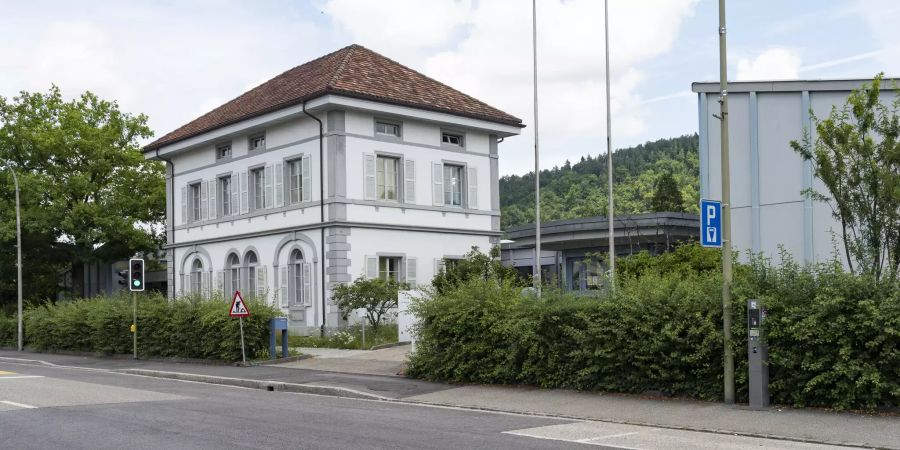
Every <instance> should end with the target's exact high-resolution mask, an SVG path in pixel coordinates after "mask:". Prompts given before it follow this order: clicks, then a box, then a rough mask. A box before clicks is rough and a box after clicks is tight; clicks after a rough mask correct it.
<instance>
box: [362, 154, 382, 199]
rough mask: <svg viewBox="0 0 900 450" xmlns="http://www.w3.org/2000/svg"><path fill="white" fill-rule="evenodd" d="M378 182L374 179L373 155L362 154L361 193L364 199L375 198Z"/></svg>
mask: <svg viewBox="0 0 900 450" xmlns="http://www.w3.org/2000/svg"><path fill="white" fill-rule="evenodd" d="M377 187H378V183H377V182H376V179H375V155H371V154H364V155H363V190H364V192H363V195H364V198H365V199H366V200H375V190H376V189H377Z"/></svg>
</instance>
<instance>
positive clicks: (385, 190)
mask: <svg viewBox="0 0 900 450" xmlns="http://www.w3.org/2000/svg"><path fill="white" fill-rule="evenodd" d="M399 167H400V159H398V158H391V157H389V156H378V157H377V158H376V161H375V168H376V169H375V176H376V181H375V183H376V193H377V199H378V200H387V201H392V202H395V201H397V177H398V176H399V173H398V172H399Z"/></svg>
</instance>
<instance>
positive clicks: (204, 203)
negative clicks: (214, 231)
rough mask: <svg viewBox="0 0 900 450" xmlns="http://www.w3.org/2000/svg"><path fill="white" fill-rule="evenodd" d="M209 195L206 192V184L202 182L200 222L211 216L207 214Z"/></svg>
mask: <svg viewBox="0 0 900 450" xmlns="http://www.w3.org/2000/svg"><path fill="white" fill-rule="evenodd" d="M207 195H208V193H207V192H206V182H205V181H201V182H200V220H206V219H207V218H208V217H209V215H208V213H207V210H206V208H207V207H208V202H207V201H206V200H207V199H206V196H207Z"/></svg>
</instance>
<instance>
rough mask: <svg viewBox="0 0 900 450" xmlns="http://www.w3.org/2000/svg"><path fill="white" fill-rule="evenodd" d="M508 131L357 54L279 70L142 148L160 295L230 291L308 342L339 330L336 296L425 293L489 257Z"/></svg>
mask: <svg viewBox="0 0 900 450" xmlns="http://www.w3.org/2000/svg"><path fill="white" fill-rule="evenodd" d="M522 126H523V125H522V123H521V120H520V119H518V118H516V117H513V116H511V115H509V114H506V113H504V112H502V111H500V110H498V109H496V108H493V107H491V106H489V105H486V104H484V103H482V102H480V101H478V100H476V99H474V98H472V97H469V96H467V95H465V94H462V93H461V92H459V91H456V90H454V89H452V88H450V87H448V86H446V85H443V84H441V83H439V82H437V81H435V80H432V79H430V78H428V77H425V76H424V75H422V74H419V73H417V72H415V71H413V70H411V69H409V68H407V67H404V66H402V65H400V64H398V63H396V62H394V61H392V60H390V59H388V58H385V57H383V56H381V55H379V54H377V53H375V52H372V51H371V50H368V49H366V48H363V47H360V46H357V45H352V46H349V47H346V48H343V49H341V50H338V51H336V52H334V53H331V54H329V55H325V56H323V57H321V58H318V59H316V60H314V61H311V62H309V63H306V64H303V65H301V66H298V67H295V68H293V69H290V70H288V71H286V72H284V73H282V74H281V75H278V76H277V77H275V78H273V79H272V80H270V81H268V82H266V83H264V84H262V85H260V86H258V87H256V88H254V89H252V90H251V91H249V92H247V93H244V94H242V95H241V96H239V97H237V98H235V99H234V100H231V101H229V102H228V103H226V104H224V105H222V106H220V107H218V108H216V109H214V110H213V111H211V112H209V113H207V114H205V115H203V116H201V117H200V118H198V119H196V120H194V121H192V122H190V123H188V124H186V125H184V126H183V127H181V128H179V129H177V130H175V131H173V132H172V133H169V134H167V135H165V136H163V137H162V138H160V139H159V140H157V141H155V142H153V143H151V144H150V145H148V146H147V147H145V149H144V151H145V156H146V157H147V158H149V159H154V160H160V161H165V162H166V163H167V176H166V183H167V185H166V189H167V237H168V244H167V250H168V252H169V261H171V262H170V264H169V273H168V277H169V279H168V283H169V296H170V297H176V296H179V295H183V294H184V293H190V292H201V293H203V294H205V295H221V296H223V297H225V296H228V297H229V298H230V295H231V293H232V292H233V291H234V290H236V289H240V290H241V292H242V293H245V294H249V295H255V296H257V297H264V298H265V299H266V300H267V301H269V302H271V303H273V304H275V305H278V306H280V307H281V308H282V310H283V311H284V312H285V314H286V315H288V316H289V318H290V327H291V328H292V329H293V330H294V331H295V332H298V331H299V332H311V331H312V330H318V329H319V327H321V326H323V325H324V326H326V327H334V326H337V325H339V323H340V315H339V312H338V311H337V309H336V308H334V306H333V305H331V304H330V299H329V297H330V294H331V287H332V286H334V285H335V284H336V283H345V282H349V281H352V280H353V279H355V278H357V277H360V276H367V277H370V278H371V277H379V276H380V277H387V276H390V277H396V278H397V279H399V280H403V281H406V282H408V283H411V284H427V283H429V282H430V281H431V278H432V277H433V275H434V273H435V270H436V267H437V266H438V264H439V262H440V261H441V260H442V258H445V257H454V256H458V255H462V254H464V253H466V252H467V251H468V250H469V249H470V248H471V247H472V246H479V247H481V248H482V249H486V248H488V247H490V246H491V245H493V244H495V243H496V242H497V240H498V238H499V236H500V211H499V209H500V205H499V192H498V175H499V174H498V165H497V163H498V161H497V157H498V156H497V145H498V143H499V142H500V141H502V139H503V138H506V137H509V136H514V135H517V134H518V133H519V131H520V129H521V127H522ZM323 199H324V201H322V200H323Z"/></svg>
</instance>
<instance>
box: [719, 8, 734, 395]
mask: <svg viewBox="0 0 900 450" xmlns="http://www.w3.org/2000/svg"><path fill="white" fill-rule="evenodd" d="M726 56H727V52H726V50H725V0H719V90H720V95H719V105H720V106H721V110H720V111H719V113H720V116H719V123H720V125H721V127H722V128H721V130H722V131H721V133H720V134H721V138H722V145H721V147H722V334H723V335H724V342H723V345H724V346H725V349H724V350H725V361H724V366H725V374H724V381H725V392H724V394H725V395H724V397H725V403H726V404H729V405H732V404H734V350H733V349H732V348H731V279H732V268H731V178H730V175H731V166H730V161H729V159H728V158H729V153H728V70H727V69H728V61H727V57H726Z"/></svg>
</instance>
